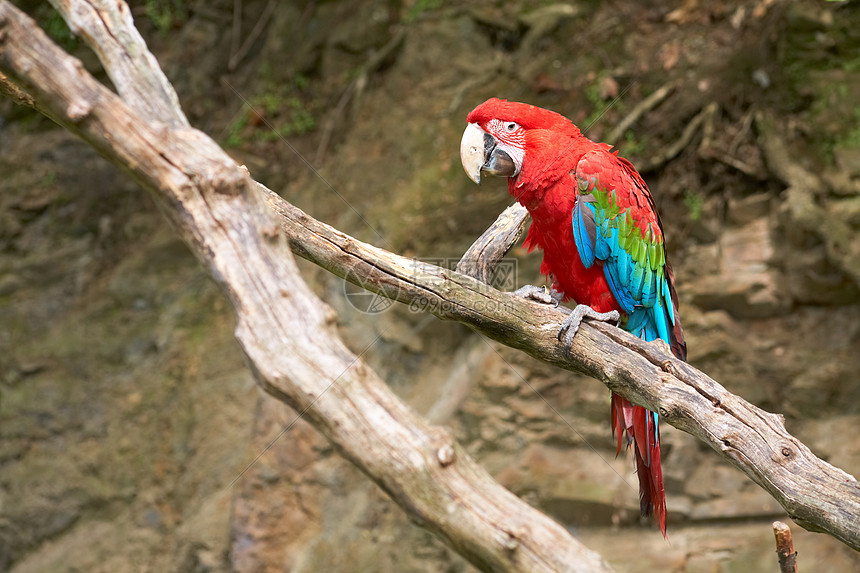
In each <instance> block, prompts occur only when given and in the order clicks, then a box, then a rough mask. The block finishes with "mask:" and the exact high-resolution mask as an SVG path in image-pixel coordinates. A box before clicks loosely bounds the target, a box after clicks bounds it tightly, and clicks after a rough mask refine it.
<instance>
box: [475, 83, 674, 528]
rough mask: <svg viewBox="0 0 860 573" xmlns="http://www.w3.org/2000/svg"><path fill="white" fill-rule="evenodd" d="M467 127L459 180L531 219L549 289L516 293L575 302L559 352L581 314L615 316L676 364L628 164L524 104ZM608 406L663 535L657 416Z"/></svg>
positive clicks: (489, 104) (645, 207) (666, 298)
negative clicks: (487, 183)
mask: <svg viewBox="0 0 860 573" xmlns="http://www.w3.org/2000/svg"><path fill="white" fill-rule="evenodd" d="M467 121H468V126H467V127H466V131H465V133H463V140H462V142H461V145H460V158H461V161H462V163H463V168H464V169H465V170H466V173H467V175H468V176H469V178H470V179H472V180H473V181H474V182H475V183H479V182H480V179H481V175H482V174H485V175H496V176H503V177H507V178H508V191H509V192H510V193H511V195H513V196H514V198H515V199H516V200H517V201H519V203H521V204H522V205H523V206H524V207H526V208H527V209H528V211H529V213H530V214H531V217H532V224H531V227H530V228H529V232H528V235H527V237H526V240H525V242H524V245H525V246H526V248H527V249H528V250H529V251H531V250H533V249H534V248H535V247H539V248H540V249H542V250H543V264H542V265H541V272H542V273H543V274H544V275H547V276H548V277H549V278H550V280H551V281H552V291H551V292H550V293H546V292H544V291H543V289H538V288H537V287H524V288H523V289H520V290H519V291H517V292H518V293H519V294H521V295H524V296H527V297H531V298H535V299H537V300H541V301H543V302H555V303H558V301H559V300H568V299H572V300H574V301H576V302H577V303H578V306H577V307H576V309H575V310H574V311H573V312H572V313H571V315H570V316H569V317H568V319H567V320H565V321H564V323H563V325H562V330H561V332H560V333H559V337H561V335H562V334H564V335H565V336H564V340H565V343H566V344H568V345H570V344H571V343H572V341H573V336H574V335H575V334H576V331H577V329H578V328H579V323H580V321H581V320H582V318H583V317H584V316H590V317H593V318H596V319H598V320H615V321H617V320H618V319H619V318H620V315H621V314H623V315H626V322H624V323H623V327H624V329H625V330H627V331H629V332H631V333H633V334H635V335H636V336H639V337H640V338H643V339H644V340H655V339H657V338H661V339H662V340H664V341H666V342H667V343H668V344H669V345H670V346H671V348H672V352H673V354H674V355H675V356H677V357H678V358H680V359H681V360H685V359H686V356H687V345H686V343H685V342H684V333H683V330H682V329H681V321H680V319H679V317H678V297H677V295H676V294H675V286H674V277H673V274H672V267H671V266H670V265H669V261H668V260H667V259H666V254H665V251H664V244H663V227H662V225H661V223H660V217H659V216H658V215H657V211H656V209H655V207H654V199H653V198H652V197H651V193H650V191H648V186H647V185H645V181H643V180H642V177H641V176H640V175H639V173H637V172H636V169H635V168H634V167H633V165H632V164H631V163H630V162H629V161H627V160H626V159H623V158H621V157H618V155H617V153H618V152H617V151H616V152H613V151H612V150H611V148H610V146H609V145H607V144H605V143H595V142H593V141H591V140H590V139H588V138H587V137H585V136H584V135H582V133H581V132H580V131H579V129H578V128H577V127H576V126H575V125H574V124H573V123H572V122H571V121H570V120H568V119H567V118H565V117H564V116H562V115H559V114H557V113H555V112H552V111H549V110H546V109H541V108H539V107H535V106H531V105H528V104H523V103H516V102H509V101H505V100H500V99H496V98H493V99H489V100H487V101H486V102H484V103H482V104H481V105H479V106H478V107H476V108H475V109H474V110H472V112H471V113H469V115H468V118H467ZM611 404H612V405H611V414H612V432H613V435H615V432H616V431H617V432H618V450H617V452H620V451H621V442H622V435H624V436H626V438H627V445H628V446H629V445H630V444H631V443H632V444H633V451H634V457H635V459H636V471H637V474H638V476H639V500H640V509H641V511H642V514H643V515H651V514H653V515H654V516H655V518H656V520H657V523H658V524H659V525H660V530H661V531H662V532H663V535H666V495H665V492H664V489H663V473H662V470H661V467H660V430H659V425H658V424H659V419H658V415H657V413H655V412H650V411H648V410H646V409H645V408H643V407H642V406H636V405H633V404H631V403H630V402H628V401H627V400H626V399H624V398H622V397H621V396H617V395H615V394H613V395H612V402H611ZM617 452H616V453H617Z"/></svg>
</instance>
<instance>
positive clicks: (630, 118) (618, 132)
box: [605, 81, 676, 145]
mask: <svg viewBox="0 0 860 573" xmlns="http://www.w3.org/2000/svg"><path fill="white" fill-rule="evenodd" d="M675 86H676V83H675V82H674V81H672V82H669V83H667V84H665V85H664V86H663V87H661V88H660V89H658V90H657V91H655V92H654V93H652V94H651V95H649V96H648V97H646V98H645V99H643V100H642V101H640V102H639V103H638V104H636V107H634V108H633V109H632V110H631V111H630V113H628V114H627V116H626V117H625V118H624V119H622V120H621V121H620V122H618V125H616V126H615V127H614V128H613V129H612V131H610V132H609V135H607V136H606V138H605V139H606V141H607V142H608V143H611V144H613V145H615V144H616V143H617V142H618V141H619V140H620V139H621V138H622V137H623V136H624V132H625V131H627V129H628V128H629V127H630V126H631V125H633V124H634V123H636V122H637V121H638V120H639V118H641V117H642V116H643V115H645V114H646V113H648V112H649V111H651V110H652V109H654V108H655V107H657V106H658V105H660V103H661V102H662V101H663V100H664V99H666V98H667V97H669V94H671V93H672V92H673V91H674V90H675Z"/></svg>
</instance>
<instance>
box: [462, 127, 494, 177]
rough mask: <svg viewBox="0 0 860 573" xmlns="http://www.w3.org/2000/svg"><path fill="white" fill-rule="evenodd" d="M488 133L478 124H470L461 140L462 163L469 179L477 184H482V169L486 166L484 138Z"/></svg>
mask: <svg viewBox="0 0 860 573" xmlns="http://www.w3.org/2000/svg"><path fill="white" fill-rule="evenodd" d="M485 135H487V132H486V131H484V130H483V129H481V128H480V127H478V124H476V123H470V124H469V125H467V126H466V131H464V132H463V139H461V140H460V163H462V164H463V169H464V170H465V171H466V175H468V176H469V179H471V180H472V181H474V182H475V183H480V182H481V167H483V165H484V161H485V157H484V136H485Z"/></svg>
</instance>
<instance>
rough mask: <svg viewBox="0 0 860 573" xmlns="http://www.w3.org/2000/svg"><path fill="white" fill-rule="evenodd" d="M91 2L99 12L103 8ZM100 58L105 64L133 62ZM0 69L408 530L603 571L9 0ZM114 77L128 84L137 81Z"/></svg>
mask: <svg viewBox="0 0 860 573" xmlns="http://www.w3.org/2000/svg"><path fill="white" fill-rule="evenodd" d="M72 4H73V11H75V10H77V4H78V3H72ZM90 4H91V5H94V6H98V10H99V11H101V9H102V6H101V3H100V2H90V3H88V5H90ZM123 10H127V8H123ZM102 21H103V22H106V23H107V27H105V28H99V27H98V26H95V27H93V28H88V33H87V35H86V36H85V38H86V39H87V40H88V41H90V42H93V43H100V42H102V41H103V40H104V41H109V40H110V39H105V38H103V36H104V35H105V34H107V35H109V36H112V37H114V38H115V37H120V36H122V35H123V34H122V33H120V32H119V31H117V30H115V29H114V28H113V27H115V26H117V27H122V26H127V25H128V23H127V22H126V21H125V20H119V21H109V19H107V18H104V19H102ZM82 25H87V24H82ZM126 32H127V30H126ZM125 37H132V35H131V34H127V35H126V36H125ZM137 48H138V49H143V50H145V47H144V46H141V45H137ZM106 53H107V52H103V53H100V55H101V56H102V57H103V60H102V62H103V63H104V64H105V67H107V68H110V67H114V66H119V67H126V66H128V67H134V66H133V64H132V63H131V61H130V60H129V59H128V58H125V57H120V58H118V59H117V60H113V59H111V58H112V56H108V55H105V54H106ZM0 70H2V71H3V72H4V73H6V74H8V75H9V76H10V78H12V80H13V81H15V83H16V84H18V85H22V86H24V87H25V88H26V89H27V91H28V92H29V93H30V94H31V95H32V97H33V99H34V103H35V106H36V107H37V109H40V110H44V111H45V112H46V113H48V114H49V115H50V116H51V117H52V118H53V119H54V120H55V121H57V122H58V123H60V124H61V125H63V126H65V127H67V128H68V129H70V130H71V131H73V132H75V133H76V134H78V135H79V136H80V137H81V138H82V139H84V140H85V141H86V142H88V143H89V144H90V145H92V146H93V147H95V148H96V149H98V150H99V151H100V152H101V153H102V154H103V155H104V156H105V157H106V158H108V159H109V160H111V161H112V162H114V163H116V164H117V165H119V166H122V167H124V168H126V169H128V170H129V171H130V172H131V173H132V174H133V175H134V176H135V177H136V178H137V179H138V180H139V181H140V182H141V183H142V184H143V185H144V186H146V187H147V188H148V189H150V190H151V191H152V192H153V196H154V197H155V199H156V201H157V202H158V204H159V206H160V208H161V209H162V210H163V212H164V213H165V215H166V216H167V217H168V218H169V220H170V221H171V223H172V224H173V225H174V226H175V227H176V229H177V230H178V232H179V233H180V234H181V235H182V237H183V239H184V240H185V241H186V242H187V243H188V244H189V246H190V247H191V249H192V251H193V252H194V253H195V255H196V256H197V257H198V258H200V259H201V260H202V261H203V262H204V263H205V264H206V265H207V267H208V268H209V269H210V271H211V273H212V274H213V276H214V277H215V278H216V280H217V281H218V282H219V284H220V285H221V286H222V287H223V288H224V290H225V292H226V293H227V295H228V297H229V299H230V301H231V302H232V304H233V306H234V308H235V310H236V315H237V322H238V326H237V329H236V337H237V339H238V340H239V342H240V344H241V346H242V349H243V351H244V352H245V355H246V356H247V359H248V363H249V365H250V366H251V369H252V370H253V372H254V375H255V376H256V378H257V381H258V382H259V384H260V385H261V386H262V387H263V388H264V389H265V390H266V391H267V392H268V393H270V394H272V395H273V396H275V397H277V398H278V399H280V400H282V401H284V402H286V403H288V404H289V405H291V406H292V407H293V408H295V409H296V410H298V411H300V412H302V413H303V414H304V416H305V418H306V419H307V420H308V421H309V422H311V423H312V424H313V425H314V426H315V427H316V428H317V429H318V430H319V431H320V432H322V433H323V434H324V435H325V436H326V437H327V438H328V439H329V440H330V441H331V442H332V443H333V444H334V445H335V446H336V447H337V448H338V450H339V451H340V452H341V453H342V454H343V455H344V456H345V457H346V458H347V459H349V460H350V461H352V462H353V463H354V464H356V465H357V466H358V467H359V468H361V469H362V470H363V471H364V472H365V473H366V474H367V475H368V476H369V477H370V478H371V479H373V480H374V481H375V482H376V483H377V484H379V486H380V487H382V488H383V489H384V490H385V491H386V492H387V493H388V494H389V495H390V496H391V498H392V499H393V500H394V501H396V502H397V503H398V504H399V505H400V506H401V507H402V508H403V509H404V510H405V511H406V512H407V513H408V514H409V515H410V517H411V518H412V519H413V520H414V521H415V522H416V523H418V524H419V525H421V526H422V527H424V528H426V529H428V530H429V531H431V532H433V533H435V534H436V535H437V536H438V537H439V538H441V539H442V540H443V541H444V542H446V543H447V544H448V545H450V546H451V547H452V548H454V549H455V550H457V551H458V552H459V553H460V554H461V555H463V556H464V557H466V558H467V559H468V560H470V561H471V562H472V563H473V564H475V565H476V566H478V567H480V568H481V569H484V570H487V571H511V572H514V571H582V572H595V571H609V567H608V565H606V563H605V562H604V561H603V560H602V559H601V558H600V556H599V555H597V554H595V553H593V552H591V551H589V550H588V549H586V548H585V547H583V546H582V545H581V544H580V543H579V542H577V541H576V540H575V539H574V538H573V537H571V536H570V534H569V533H568V532H567V531H566V530H565V529H564V528H563V527H562V526H560V525H559V524H558V523H556V522H554V521H553V520H552V519H550V518H548V517H546V516H545V515H543V514H541V513H540V512H538V511H537V510H535V509H533V508H531V507H530V506H529V505H527V504H526V503H525V502H523V501H522V500H520V499H519V498H517V497H516V496H514V495H513V494H512V493H510V492H509V491H507V490H506V489H504V488H503V487H501V486H500V485H499V484H498V483H497V482H495V481H494V480H493V479H492V477H491V476H490V475H489V474H488V473H487V472H486V471H485V470H484V469H483V468H481V467H480V466H479V465H478V464H477V463H475V462H474V461H473V460H472V459H471V458H470V457H469V456H468V455H467V454H466V453H465V451H464V450H463V449H462V448H461V447H460V446H459V445H458V444H457V443H456V442H455V441H454V440H453V439H452V438H451V436H450V435H449V434H448V433H447V432H446V431H445V430H443V429H442V428H439V427H434V426H430V425H428V424H427V423H426V422H424V421H423V420H421V419H420V418H419V417H417V416H416V415H415V414H414V413H413V412H412V411H411V410H409V408H408V407H406V406H405V405H404V404H403V403H402V402H401V401H400V400H399V399H398V398H397V397H396V396H395V395H394V394H393V393H392V392H391V390H390V389H389V388H388V386H386V385H385V383H384V382H383V381H382V380H380V379H379V377H378V376H377V375H376V374H375V373H374V372H373V371H372V370H371V369H370V368H368V367H367V366H366V365H365V364H364V363H363V362H362V361H361V360H360V357H356V356H355V355H353V354H352V353H351V352H350V351H349V349H347V348H346V347H345V346H344V345H343V343H342V342H341V340H340V339H339V338H338V337H337V335H336V332H335V326H334V322H335V321H334V316H333V313H332V312H331V310H330V309H329V308H328V307H327V306H325V305H324V304H323V303H322V302H321V301H319V300H318V299H317V298H316V297H315V296H314V295H313V293H312V292H311V291H310V290H309V289H308V287H307V285H306V284H305V283H304V282H303V281H302V280H301V279H300V277H299V274H298V271H297V269H296V266H295V262H294V259H293V257H292V255H291V253H290V250H289V245H288V242H287V240H286V239H285V237H284V236H283V234H281V233H279V222H278V220H277V218H276V215H275V213H274V212H273V211H272V210H271V209H270V208H269V206H268V205H267V198H268V195H267V194H266V193H263V192H260V189H258V188H257V186H256V185H255V184H254V183H253V182H252V181H250V179H249V178H248V177H247V173H246V172H244V171H243V170H242V169H240V168H239V166H237V165H236V164H235V163H234V162H233V161H232V160H231V159H230V158H229V157H228V156H227V155H226V154H225V153H224V152H223V151H222V150H221V149H220V148H219V147H218V146H217V145H216V144H215V143H214V142H213V141H212V140H211V139H209V138H208V137H207V136H205V135H204V134H202V133H200V132H198V131H196V130H193V129H190V128H187V127H184V126H183V125H182V123H181V122H177V121H165V118H164V117H163V116H162V115H161V112H159V111H157V110H156V111H152V110H148V108H147V107H146V106H145V105H141V102H136V103H133V104H132V105H134V106H136V107H135V110H133V109H131V108H130V107H129V105H127V104H126V103H125V102H124V101H122V100H121V99H120V98H119V97H117V96H116V95H115V94H113V93H111V92H110V91H109V90H107V89H106V88H105V87H104V86H102V85H100V84H99V83H98V82H96V81H95V80H94V79H93V78H92V77H91V76H90V75H89V74H88V73H87V72H86V71H85V70H84V69H83V67H82V66H81V64H80V62H79V61H78V60H76V59H74V58H72V57H70V56H68V55H67V54H65V53H64V52H63V51H62V50H60V48H58V47H57V46H55V45H54V44H53V43H52V42H51V41H50V40H49V39H48V38H47V36H45V34H44V33H43V32H42V31H41V30H39V29H38V27H37V26H36V25H35V23H34V22H33V21H32V20H31V19H30V18H28V17H27V16H25V15H24V14H22V13H21V12H20V11H19V10H18V9H17V8H15V7H13V6H12V5H11V4H10V3H9V2H7V1H5V0H0ZM159 73H160V72H159ZM144 75H146V74H144ZM114 77H122V78H125V79H123V80H121V81H123V82H125V81H128V82H134V81H136V80H135V77H136V75H135V73H131V74H129V75H127V76H126V75H123V74H116V75H115V76H114ZM118 89H119V88H118ZM123 92H124V90H123V89H120V93H123ZM152 97H154V98H156V99H160V101H159V102H157V106H156V107H159V106H160V105H161V104H164V103H165V102H167V103H168V104H169V102H170V101H171V97H170V96H169V94H168V95H164V94H163V93H162V92H159V91H158V90H153V92H152ZM135 99H136V98H132V101H134V100H135ZM144 110H148V111H144ZM147 113H151V115H146V114H147Z"/></svg>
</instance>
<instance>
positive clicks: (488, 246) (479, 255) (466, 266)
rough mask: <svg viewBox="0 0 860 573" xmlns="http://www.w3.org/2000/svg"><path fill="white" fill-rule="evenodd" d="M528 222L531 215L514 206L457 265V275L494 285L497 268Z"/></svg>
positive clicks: (491, 226) (504, 212)
mask: <svg viewBox="0 0 860 573" xmlns="http://www.w3.org/2000/svg"><path fill="white" fill-rule="evenodd" d="M528 220H529V212H528V211H526V208H525V207H523V206H522V205H520V204H519V203H514V204H513V205H511V206H510V207H508V208H507V209H505V210H504V211H502V214H501V215H499V216H498V218H497V219H496V220H495V222H493V224H492V225H490V226H489V227H488V228H487V230H486V231H484V232H483V233H482V234H481V236H480V237H478V238H477V239H476V240H475V242H474V243H472V246H471V247H469V248H468V249H467V250H466V252H465V253H464V254H463V257H462V258H461V259H460V262H458V263H457V272H458V273H463V274H464V275H469V276H470V277H474V278H476V279H478V280H479V281H481V282H482V283H487V284H491V280H492V278H493V271H494V270H495V268H496V265H497V264H498V263H499V261H500V260H501V259H502V257H504V256H505V254H506V253H507V252H508V250H509V249H510V248H511V246H512V245H513V244H514V243H516V242H517V239H519V238H520V235H522V233H523V231H524V230H525V227H526V222H528Z"/></svg>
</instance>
